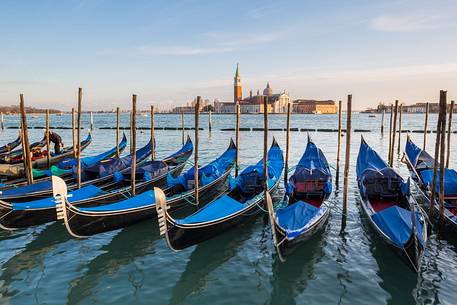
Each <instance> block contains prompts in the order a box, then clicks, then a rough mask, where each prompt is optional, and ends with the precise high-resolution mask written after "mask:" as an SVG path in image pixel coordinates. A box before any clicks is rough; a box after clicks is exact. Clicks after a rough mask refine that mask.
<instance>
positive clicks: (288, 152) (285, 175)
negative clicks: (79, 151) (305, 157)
mask: <svg viewBox="0 0 457 305" xmlns="http://www.w3.org/2000/svg"><path fill="white" fill-rule="evenodd" d="M290 105H291V104H290V103H287V122H286V162H285V166H284V188H285V189H287V183H288V178H289V177H288V175H289V154H290V113H291V107H290Z"/></svg>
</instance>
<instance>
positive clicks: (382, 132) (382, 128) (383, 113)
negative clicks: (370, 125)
mask: <svg viewBox="0 0 457 305" xmlns="http://www.w3.org/2000/svg"><path fill="white" fill-rule="evenodd" d="M385 114H386V110H385V109H383V110H382V115H381V135H383V134H384V115H385Z"/></svg>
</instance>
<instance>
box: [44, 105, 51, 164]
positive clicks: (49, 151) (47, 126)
mask: <svg viewBox="0 0 457 305" xmlns="http://www.w3.org/2000/svg"><path fill="white" fill-rule="evenodd" d="M45 133H46V134H45V136H46V159H47V160H46V161H47V168H48V169H49V168H50V167H51V146H50V143H49V109H46V131H45Z"/></svg>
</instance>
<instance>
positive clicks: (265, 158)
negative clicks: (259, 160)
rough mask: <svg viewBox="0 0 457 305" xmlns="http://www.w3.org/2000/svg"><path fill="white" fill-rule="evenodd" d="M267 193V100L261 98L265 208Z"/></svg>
mask: <svg viewBox="0 0 457 305" xmlns="http://www.w3.org/2000/svg"><path fill="white" fill-rule="evenodd" d="M267 193H268V98H267V97H266V96H264V98H263V194H264V201H265V202H264V203H265V206H267Z"/></svg>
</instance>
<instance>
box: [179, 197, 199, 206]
mask: <svg viewBox="0 0 457 305" xmlns="http://www.w3.org/2000/svg"><path fill="white" fill-rule="evenodd" d="M180 197H181V198H182V199H184V200H185V201H187V203H190V204H191V205H194V206H198V204H196V203H194V202H192V201H190V200H189V199H187V197H186V196H184V195H181V196H180ZM189 197H193V196H192V195H189Z"/></svg>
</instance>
